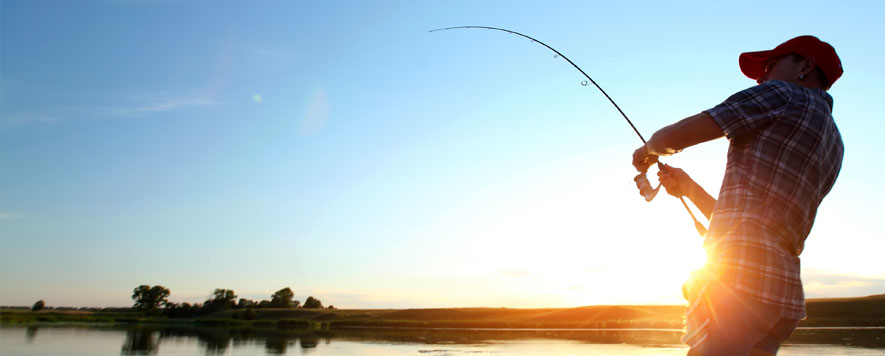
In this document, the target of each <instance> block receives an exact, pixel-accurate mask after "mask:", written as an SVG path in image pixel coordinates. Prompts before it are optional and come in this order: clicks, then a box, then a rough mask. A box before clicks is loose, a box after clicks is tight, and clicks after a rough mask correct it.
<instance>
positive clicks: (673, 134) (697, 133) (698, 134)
mask: <svg viewBox="0 0 885 356" xmlns="http://www.w3.org/2000/svg"><path fill="white" fill-rule="evenodd" d="M722 136H725V133H724V132H722V129H721V128H719V125H718V124H717V123H716V121H714V120H713V117H712V116H710V115H709V114H707V113H706V112H702V113H700V114H697V115H694V116H690V117H687V118H685V119H682V120H680V121H678V122H676V123H675V124H672V125H670V126H666V127H664V128H662V129H660V130H658V131H657V132H655V133H654V135H652V136H651V138H650V139H649V140H648V141H647V142H646V144H645V145H644V146H643V147H640V148H639V149H637V150H636V151H635V152H633V166H635V167H636V170H638V171H640V172H645V171H647V170H648V167H649V166H651V165H652V164H655V162H657V161H658V156H670V155H672V154H674V153H679V152H680V151H682V150H683V149H685V148H687V147H691V146H694V145H697V144H699V143H702V142H707V141H710V140H713V139H717V138H720V137H722Z"/></svg>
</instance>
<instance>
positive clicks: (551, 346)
mask: <svg viewBox="0 0 885 356" xmlns="http://www.w3.org/2000/svg"><path fill="white" fill-rule="evenodd" d="M680 336H681V331H679V330H667V329H631V330H624V329H618V330H539V329H535V330H512V329H511V330H502V329H433V330H427V329H347V330H317V331H299V330H279V329H228V328H211V327H190V326H155V325H113V326H109V325H46V326H43V325H40V326H8V325H5V326H2V327H0V354H2V355H4V356H6V355H26V356H48V355H53V356H55V355H84V356H85V355H90V356H92V355H315V356H344V355H347V356H370V355H371V356H376V355H394V356H395V355H425V356H474V355H476V356H479V355H514V356H535V355H537V356H541V355H648V356H650V355H685V352H686V350H687V349H686V347H685V346H683V345H682V344H680V342H679V337H680ZM781 350H782V351H781V352H780V353H779V355H885V328H808V329H800V330H797V331H796V333H795V334H794V335H793V337H792V338H791V339H790V340H789V341H788V343H787V344H786V345H785V346H784V347H783V348H782V349H781Z"/></svg>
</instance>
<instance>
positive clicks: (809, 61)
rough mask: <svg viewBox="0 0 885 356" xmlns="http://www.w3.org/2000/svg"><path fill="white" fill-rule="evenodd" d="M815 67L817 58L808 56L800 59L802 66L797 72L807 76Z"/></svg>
mask: <svg viewBox="0 0 885 356" xmlns="http://www.w3.org/2000/svg"><path fill="white" fill-rule="evenodd" d="M815 68H817V60H815V59H814V57H808V58H805V60H804V61H802V68H801V69H800V71H799V73H801V74H802V76H807V75H809V74H811V73H812V72H814V69H815Z"/></svg>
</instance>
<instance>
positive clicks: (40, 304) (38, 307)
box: [31, 299, 46, 311]
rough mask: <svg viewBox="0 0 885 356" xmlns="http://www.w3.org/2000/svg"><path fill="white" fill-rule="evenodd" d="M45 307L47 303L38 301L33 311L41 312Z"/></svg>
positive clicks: (32, 308)
mask: <svg viewBox="0 0 885 356" xmlns="http://www.w3.org/2000/svg"><path fill="white" fill-rule="evenodd" d="M45 307H46V303H45V302H43V300H42V299H41V300H38V301H37V302H36V303H34V306H33V307H31V311H41V310H43V308H45Z"/></svg>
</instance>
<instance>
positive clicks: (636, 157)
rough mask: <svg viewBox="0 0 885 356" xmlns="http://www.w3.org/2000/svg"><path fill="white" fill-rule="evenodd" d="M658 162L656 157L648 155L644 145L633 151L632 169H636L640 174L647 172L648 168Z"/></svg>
mask: <svg viewBox="0 0 885 356" xmlns="http://www.w3.org/2000/svg"><path fill="white" fill-rule="evenodd" d="M657 162H658V156H656V155H653V154H650V153H648V148H646V146H645V145H642V147H639V148H637V149H636V151H633V167H636V170H637V171H639V172H642V173H645V172H647V171H648V167H651V165H653V164H655V163H657Z"/></svg>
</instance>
